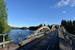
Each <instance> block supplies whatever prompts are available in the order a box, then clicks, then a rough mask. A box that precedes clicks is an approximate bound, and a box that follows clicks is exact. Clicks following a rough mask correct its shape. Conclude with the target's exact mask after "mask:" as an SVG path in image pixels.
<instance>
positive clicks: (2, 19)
mask: <svg viewBox="0 0 75 50" xmlns="http://www.w3.org/2000/svg"><path fill="white" fill-rule="evenodd" d="M9 29H10V27H9V25H8V24H7V12H6V5H5V3H4V0H0V34H3V33H5V32H8V31H9Z"/></svg>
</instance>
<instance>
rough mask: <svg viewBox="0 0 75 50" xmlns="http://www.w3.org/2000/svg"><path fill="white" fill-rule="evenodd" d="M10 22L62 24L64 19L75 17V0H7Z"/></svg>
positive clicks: (16, 23) (17, 23)
mask: <svg viewBox="0 0 75 50" xmlns="http://www.w3.org/2000/svg"><path fill="white" fill-rule="evenodd" d="M5 1H6V3H7V8H8V11H7V12H8V24H9V25H11V26H18V27H21V26H35V25H39V24H44V23H45V24H60V23H61V20H62V19H66V20H74V19H75V0H5Z"/></svg>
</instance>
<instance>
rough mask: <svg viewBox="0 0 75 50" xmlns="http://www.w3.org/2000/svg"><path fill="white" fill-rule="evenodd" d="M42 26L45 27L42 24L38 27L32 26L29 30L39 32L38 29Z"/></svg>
mask: <svg viewBox="0 0 75 50" xmlns="http://www.w3.org/2000/svg"><path fill="white" fill-rule="evenodd" d="M41 26H43V25H42V24H40V25H38V26H31V27H29V28H28V29H29V30H37V29H38V28H40V27H41Z"/></svg>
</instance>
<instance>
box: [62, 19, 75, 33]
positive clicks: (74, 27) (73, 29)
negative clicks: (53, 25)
mask: <svg viewBox="0 0 75 50" xmlns="http://www.w3.org/2000/svg"><path fill="white" fill-rule="evenodd" d="M61 26H64V28H65V29H66V30H67V31H68V32H69V33H72V34H75V21H71V20H69V21H66V20H62V22H61Z"/></svg>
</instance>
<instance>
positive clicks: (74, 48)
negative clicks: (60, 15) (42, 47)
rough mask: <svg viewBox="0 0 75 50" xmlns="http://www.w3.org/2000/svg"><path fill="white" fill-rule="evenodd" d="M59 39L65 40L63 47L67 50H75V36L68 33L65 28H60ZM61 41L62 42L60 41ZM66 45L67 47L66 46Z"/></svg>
mask: <svg viewBox="0 0 75 50" xmlns="http://www.w3.org/2000/svg"><path fill="white" fill-rule="evenodd" d="M59 31H60V33H59V34H61V35H60V36H59V38H61V39H62V40H64V42H63V45H64V49H66V50H75V35H73V34H71V33H69V32H67V31H66V30H65V28H64V27H63V28H60V30H59ZM59 41H60V40H59ZM65 45H66V46H65Z"/></svg>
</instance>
